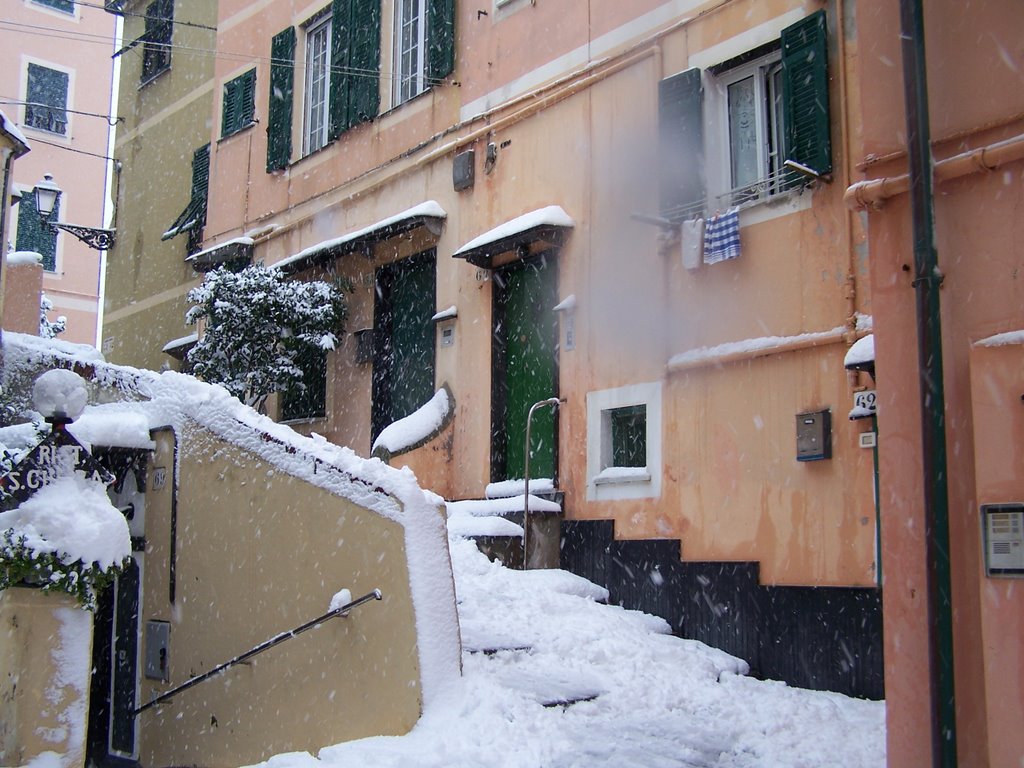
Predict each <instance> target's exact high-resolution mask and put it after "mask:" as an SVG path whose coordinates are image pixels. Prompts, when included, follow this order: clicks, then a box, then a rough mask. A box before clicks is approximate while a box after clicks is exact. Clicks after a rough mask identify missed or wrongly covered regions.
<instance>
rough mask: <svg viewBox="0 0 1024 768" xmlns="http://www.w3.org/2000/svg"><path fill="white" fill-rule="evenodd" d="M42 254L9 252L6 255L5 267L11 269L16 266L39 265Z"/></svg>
mask: <svg viewBox="0 0 1024 768" xmlns="http://www.w3.org/2000/svg"><path fill="white" fill-rule="evenodd" d="M42 261H43V254H41V253H37V252H36V251H11V253H8V254H7V266H9V267H13V266H16V265H18V264H41V263H42Z"/></svg>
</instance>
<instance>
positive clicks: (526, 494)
mask: <svg viewBox="0 0 1024 768" xmlns="http://www.w3.org/2000/svg"><path fill="white" fill-rule="evenodd" d="M561 402H562V401H561V400H559V399H558V398H557V397H549V398H548V399H547V400H541V401H540V402H539V403H534V404H533V405H531V406H530V411H529V413H527V414H526V456H525V459H524V462H523V464H524V466H523V474H524V475H525V476H526V477H525V478H523V570H524V571H526V570H529V567H530V563H529V550H528V549H527V546H526V542H527V538H528V536H529V531H530V424H531V422H532V421H533V412H534V411H536V410H537V409H538V408H543V407H545V406H548V407H551V408H557V407H558V406H559V405H560V404H561Z"/></svg>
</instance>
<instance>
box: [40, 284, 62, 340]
mask: <svg viewBox="0 0 1024 768" xmlns="http://www.w3.org/2000/svg"><path fill="white" fill-rule="evenodd" d="M52 309H53V302H52V301H50V298H49V297H48V296H47V295H46V294H45V293H40V294H39V335H40V337H42V338H44V339H55V338H57V336H58V335H60V334H62V333H64V331H66V330H67V329H68V319H67V318H66V317H64V315H60V316H58V317H57V319H56V320H54V321H52V322H51V321H50V318H49V317H47V315H46V313H47V312H50V311H51V310H52Z"/></svg>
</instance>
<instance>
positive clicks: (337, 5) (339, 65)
mask: <svg viewBox="0 0 1024 768" xmlns="http://www.w3.org/2000/svg"><path fill="white" fill-rule="evenodd" d="M351 4H352V0H332V2H331V80H330V87H329V89H328V90H329V91H330V95H329V101H330V110H331V114H330V119H329V122H328V126H327V140H328V141H334V140H335V139H336V138H338V137H339V136H341V134H342V133H344V132H345V131H346V130H348V128H349V122H348V98H349V97H348V93H349V90H350V88H351V77H350V75H349V69H348V60H349V36H350V31H351V22H350V20H349V15H350V14H349V10H350V7H351Z"/></svg>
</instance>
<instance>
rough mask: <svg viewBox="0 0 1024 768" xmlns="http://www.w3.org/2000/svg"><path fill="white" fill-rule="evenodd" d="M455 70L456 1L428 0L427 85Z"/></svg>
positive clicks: (433, 83)
mask: <svg viewBox="0 0 1024 768" xmlns="http://www.w3.org/2000/svg"><path fill="white" fill-rule="evenodd" d="M454 70H455V0H428V4H427V85H428V86H430V85H435V84H436V83H437V82H438V81H439V80H443V79H444V78H446V77H448V75H450V74H451V73H452V72H453V71H454Z"/></svg>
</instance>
